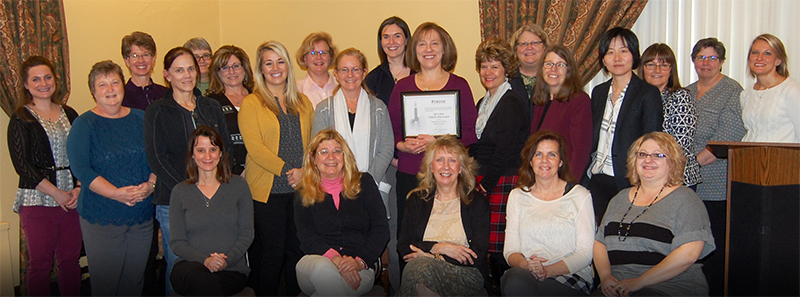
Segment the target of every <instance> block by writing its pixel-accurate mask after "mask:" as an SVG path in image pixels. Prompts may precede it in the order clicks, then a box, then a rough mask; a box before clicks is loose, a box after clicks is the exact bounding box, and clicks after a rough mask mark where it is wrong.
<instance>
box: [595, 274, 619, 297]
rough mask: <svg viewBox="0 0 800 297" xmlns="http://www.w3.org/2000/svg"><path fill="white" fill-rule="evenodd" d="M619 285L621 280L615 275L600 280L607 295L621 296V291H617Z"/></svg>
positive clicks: (612, 296) (607, 296)
mask: <svg viewBox="0 0 800 297" xmlns="http://www.w3.org/2000/svg"><path fill="white" fill-rule="evenodd" d="M617 286H619V280H618V279H617V278H616V277H614V276H611V275H609V276H608V277H606V278H605V279H601V280H600V289H601V290H602V291H603V295H606V297H614V296H620V293H619V292H617Z"/></svg>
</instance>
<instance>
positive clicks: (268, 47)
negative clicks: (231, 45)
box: [253, 41, 311, 116]
mask: <svg viewBox="0 0 800 297" xmlns="http://www.w3.org/2000/svg"><path fill="white" fill-rule="evenodd" d="M267 51H274V52H276V53H277V54H278V56H280V57H281V59H283V62H284V63H286V85H285V86H284V88H283V96H284V97H285V100H286V112H287V113H289V114H293V115H299V114H300V110H302V109H305V108H311V102H309V101H308V100H304V97H303V96H302V95H301V94H300V91H298V90H297V84H296V83H295V79H294V70H293V69H292V59H291V58H290V57H289V52H287V51H286V48H285V47H284V46H283V44H281V43H280V42H277V41H267V42H264V43H262V44H261V45H259V46H258V50H256V67H255V73H256V74H255V81H256V87H255V90H253V94H256V96H258V99H261V103H262V104H264V106H266V107H267V108H269V110H271V111H272V112H273V113H275V116H278V115H280V106H278V103H277V102H275V99H274V98H275V95H274V94H272V92H270V91H269V88H267V82H266V80H265V79H264V71H263V70H262V69H261V67H262V66H263V65H264V57H263V53H264V52H267Z"/></svg>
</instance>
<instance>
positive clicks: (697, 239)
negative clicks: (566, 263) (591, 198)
mask: <svg viewBox="0 0 800 297" xmlns="http://www.w3.org/2000/svg"><path fill="white" fill-rule="evenodd" d="M626 166H627V167H628V178H629V179H630V181H631V183H633V185H634V186H633V187H630V188H627V189H625V190H623V191H620V192H619V194H617V195H616V196H614V198H613V199H611V202H610V203H609V204H608V210H607V211H606V213H605V215H604V216H603V220H602V221H601V223H600V226H599V227H598V228H597V233H596V234H595V242H594V251H593V256H594V266H595V268H596V269H597V276H598V277H599V278H600V287H599V288H597V289H596V291H595V293H594V295H599V294H600V293H602V294H603V295H605V296H608V297H612V296H622V297H628V296H708V283H706V278H705V277H704V276H703V271H702V269H701V267H702V266H703V264H701V263H699V262H697V259H700V258H703V257H705V256H707V255H708V254H709V253H711V252H712V251H714V249H715V245H714V237H713V236H712V235H711V226H710V223H709V220H708V212H707V211H706V208H705V207H704V206H703V203H702V202H701V201H700V197H698V196H697V193H695V192H694V191H692V190H691V189H689V188H687V187H684V186H682V185H683V168H684V167H685V166H686V157H685V156H684V154H683V149H681V147H680V145H678V142H676V141H675V138H673V137H672V136H671V135H669V134H667V133H664V132H651V133H648V134H645V135H643V136H642V137H639V139H637V140H636V141H635V142H634V143H633V144H632V145H631V147H630V148H629V150H628V155H627V162H626Z"/></svg>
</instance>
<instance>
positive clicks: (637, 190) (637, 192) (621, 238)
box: [617, 184, 667, 241]
mask: <svg viewBox="0 0 800 297" xmlns="http://www.w3.org/2000/svg"><path fill="white" fill-rule="evenodd" d="M640 187H641V185H639V186H636V192H634V193H633V200H631V205H628V210H626V211H625V214H623V215H622V219H620V220H619V229H617V240H619V241H625V240H627V239H628V233H629V232H630V231H631V225H633V222H634V221H636V219H638V218H639V217H640V216H642V215H643V214H644V212H646V211H647V210H648V209H650V206H653V203H656V200H658V196H661V192H662V191H664V188H666V187H667V184H664V185H663V186H661V190H659V191H658V194H656V198H653V201H650V204H648V205H647V207H645V208H644V210H642V212H641V213H639V214H638V215H636V217H634V218H633V220H631V221H630V222H629V223H628V227H626V228H625V237H623V236H622V225H623V223H622V221H624V220H625V217H626V216H628V212H630V211H631V208H632V207H633V202H635V201H636V196H638V195H639V188H640Z"/></svg>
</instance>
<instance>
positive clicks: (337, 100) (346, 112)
mask: <svg viewBox="0 0 800 297" xmlns="http://www.w3.org/2000/svg"><path fill="white" fill-rule="evenodd" d="M334 66H335V67H336V68H335V71H334V74H335V75H336V79H337V80H338V81H339V86H338V87H337V88H336V89H335V90H334V91H333V96H332V97H330V98H328V99H325V100H323V101H322V102H320V103H319V104H317V108H316V114H315V115H314V128H313V130H312V132H313V133H314V134H315V135H316V134H317V132H319V131H322V130H324V129H327V128H334V129H335V130H336V132H339V134H341V135H342V137H343V138H344V139H345V141H347V145H348V146H349V147H350V149H351V150H352V151H353V154H354V156H355V159H356V164H357V165H358V170H359V171H361V172H368V173H369V174H370V175H372V177H373V178H374V179H375V183H376V184H377V185H378V189H379V190H380V191H381V196H382V197H383V200H384V204H385V205H387V206H388V203H387V201H388V200H387V199H388V195H389V191H390V190H391V188H392V186H391V185H389V184H388V183H386V180H385V174H386V169H388V168H389V163H390V162H391V161H392V156H393V155H394V134H392V124H391V120H390V119H389V113H388V111H387V109H386V104H384V103H383V101H381V100H380V99H378V98H376V97H375V96H374V95H373V94H372V92H371V91H369V89H367V87H366V85H365V84H364V78H365V77H366V75H367V70H368V69H369V68H367V67H368V66H367V58H366V57H365V56H364V54H363V53H361V51H359V50H357V49H355V48H348V49H346V50H344V51H342V52H341V53H339V54H338V55H337V56H336V60H335V61H334ZM387 209H388V208H387ZM387 213H388V212H387Z"/></svg>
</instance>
